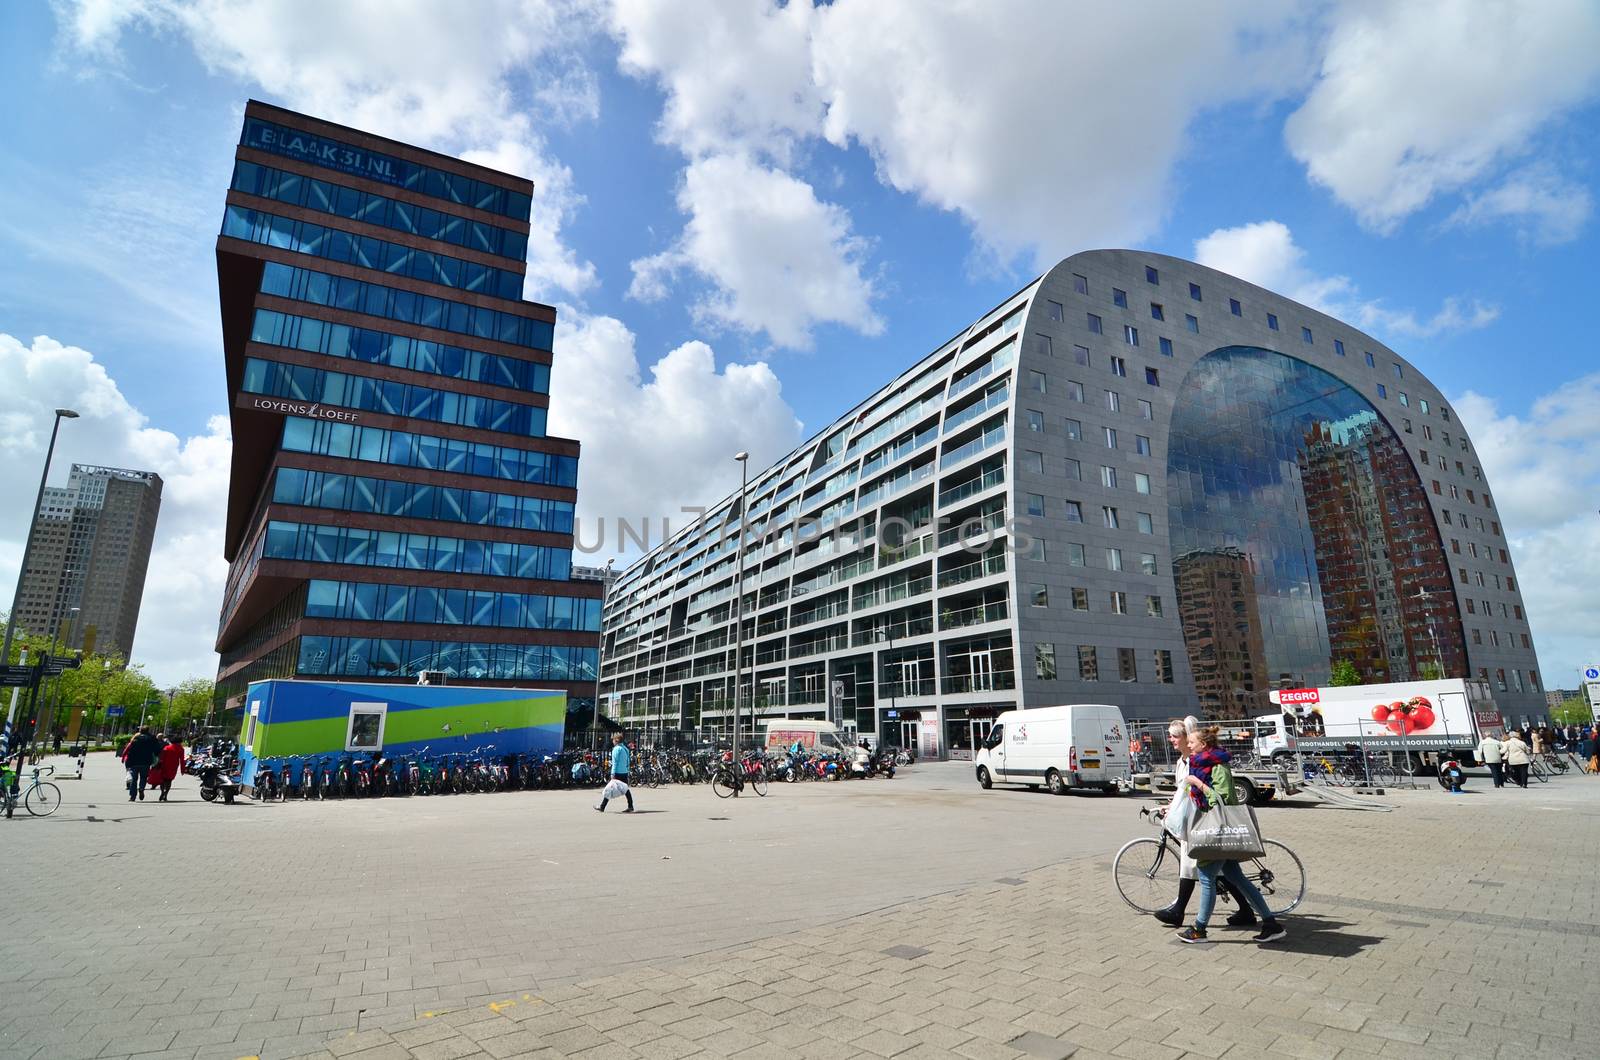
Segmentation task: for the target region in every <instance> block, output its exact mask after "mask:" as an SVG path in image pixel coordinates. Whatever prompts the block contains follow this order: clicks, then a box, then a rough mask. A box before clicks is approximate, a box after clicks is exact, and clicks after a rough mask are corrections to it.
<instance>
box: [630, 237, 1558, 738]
mask: <svg viewBox="0 0 1600 1060" xmlns="http://www.w3.org/2000/svg"><path fill="white" fill-rule="evenodd" d="M745 496H746V498H747V500H748V506H749V518H748V519H747V520H741V517H740V498H739V496H738V495H737V494H735V495H734V496H732V497H726V498H722V499H721V500H720V501H719V502H717V503H715V504H712V505H710V506H709V507H708V510H707V511H706V513H705V515H704V516H702V517H700V518H699V520H698V521H697V522H695V523H694V524H693V525H692V526H689V527H687V528H686V529H684V530H682V531H680V532H678V533H677V534H676V535H675V536H673V537H672V538H671V539H669V540H668V541H666V542H665V543H663V544H662V545H661V546H660V547H658V548H657V549H656V550H655V551H653V552H651V553H649V554H648V555H646V556H645V557H643V558H642V559H641V560H639V561H638V562H637V563H635V564H634V565H633V566H632V567H631V568H630V569H629V570H627V571H626V572H625V573H624V574H623V575H622V577H621V578H620V579H619V580H618V582H617V584H616V587H615V589H614V590H613V592H612V594H611V596H610V598H609V599H608V600H607V602H606V606H605V614H604V619H603V648H602V671H601V694H602V696H603V697H604V699H605V702H606V704H607V710H608V712H610V713H612V714H613V715H614V716H616V717H618V718H619V720H622V721H624V722H625V723H627V724H629V725H637V726H651V727H654V726H657V725H662V726H667V727H672V726H679V725H682V726H699V727H706V726H726V725H727V724H729V722H730V720H731V716H732V702H733V681H734V674H735V660H734V648H735V644H736V641H737V640H739V638H737V637H736V636H735V630H734V615H735V613H736V610H737V609H736V606H735V603H736V600H735V594H736V593H737V591H738V589H737V585H738V583H739V581H740V580H741V578H742V582H743V587H744V605H743V616H744V618H743V624H744V630H743V637H742V643H743V658H742V660H741V662H740V666H739V673H740V674H741V676H742V679H743V685H744V693H743V697H742V699H741V702H742V703H744V704H746V705H747V710H751V711H753V713H754V716H755V717H756V718H762V717H781V716H789V717H809V718H817V719H822V718H828V719H831V720H834V721H835V722H837V723H840V724H842V725H846V726H853V727H855V728H856V729H857V730H858V731H859V732H861V733H863V734H865V733H876V734H878V735H879V736H880V737H881V738H883V739H885V740H887V741H889V742H893V743H898V744H901V745H908V744H909V745H913V746H917V747H919V748H921V749H922V750H923V752H924V753H933V754H937V755H939V756H941V757H945V756H947V757H955V758H963V757H967V756H969V755H970V754H971V749H972V748H973V746H974V745H975V743H976V742H977V740H978V739H979V738H980V737H981V735H982V733H983V732H985V731H987V727H988V725H989V724H990V722H991V720H992V719H993V718H994V717H995V715H996V714H997V713H998V712H1000V711H1004V710H1011V709H1017V708H1018V707H1034V706H1042V705H1048V704H1055V703H1072V702H1100V703H1114V704H1117V705H1119V706H1120V707H1121V708H1122V710H1123V712H1124V714H1125V715H1126V716H1128V717H1129V718H1163V717H1168V716H1172V715H1180V714H1186V713H1200V714H1203V715H1209V716H1212V717H1241V716H1248V715H1253V714H1260V713H1266V712H1267V711H1269V710H1270V709H1272V708H1271V707H1270V706H1269V699H1268V693H1269V692H1270V691H1271V690H1274V689H1279V688H1298V687H1314V686H1317V685H1326V684H1328V683H1329V680H1330V671H1331V668H1332V667H1333V665H1334V664H1335V663H1336V662H1337V661H1340V660H1348V661H1349V662H1350V663H1351V664H1352V665H1354V666H1355V668H1356V670H1357V671H1358V672H1359V673H1360V674H1361V676H1362V678H1363V680H1364V681H1367V682H1384V681H1403V680H1408V679H1413V678H1420V677H1432V676H1438V675H1442V676H1446V677H1461V676H1468V677H1480V678H1484V679H1486V680H1488V681H1489V683H1490V689H1491V691H1492V693H1493V694H1494V696H1495V699H1496V702H1497V704H1498V705H1499V706H1500V708H1501V709H1502V710H1503V711H1504V712H1505V713H1506V714H1507V715H1508V716H1510V717H1513V718H1516V717H1519V716H1527V717H1538V716H1541V715H1542V714H1543V713H1544V709H1545V707H1544V702H1545V701H1544V692H1543V686H1542V685H1541V683H1540V678H1539V673H1538V662H1537V660H1536V657H1535V653H1534V648H1533V642H1532V639H1531V635H1530V632H1529V628H1528V621H1527V615H1526V612H1525V610H1524V607H1523V603H1522V597H1521V595H1520V593H1519V591H1518V588H1517V578H1516V571H1515V568H1514V567H1513V565H1512V562H1511V557H1510V554H1509V550H1508V546H1507V533H1506V528H1505V527H1504V526H1503V525H1502V524H1501V521H1500V513H1499V511H1498V510H1497V508H1496V507H1495V502H1494V496H1493V491H1492V489H1491V486H1490V483H1489V482H1488V481H1487V480H1486V479H1485V478H1484V475H1483V469H1482V463H1481V461H1480V459H1479V456H1478V452H1477V449H1476V447H1475V446H1474V445H1473V444H1472V440H1471V438H1470V437H1469V436H1468V434H1467V429H1466V425H1465V424H1463V423H1462V422H1461V421H1460V420H1459V418H1457V416H1456V415H1455V414H1454V413H1453V411H1452V410H1451V408H1450V406H1449V403H1448V402H1447V401H1446V400H1445V398H1444V396H1443V395H1442V394H1441V392H1440V391H1439V389H1438V388H1437V387H1436V386H1435V385H1434V384H1433V383H1432V382H1430V381H1429V380H1428V379H1426V378H1425V377H1424V376H1423V375H1422V373H1421V372H1420V371H1418V370H1417V368H1416V367H1415V366H1414V365H1412V364H1411V363H1409V362H1408V361H1407V360H1406V359H1405V358H1403V357H1402V356H1400V355H1399V354H1397V353H1395V352H1394V351H1393V350H1390V349H1389V348H1388V347H1386V346H1384V345H1383V344H1382V343H1380V342H1378V341H1377V340H1376V339H1374V338H1372V337H1371V336H1369V335H1365V334H1363V333H1362V332H1360V331H1358V330H1357V329H1355V328H1353V327H1351V326H1350V325H1348V324H1346V323H1344V322H1343V321H1340V320H1336V319H1334V318H1333V317H1330V316H1327V315H1325V314H1323V313H1319V312H1317V311H1315V310H1313V309H1309V308H1307V307H1306V306H1304V305H1301V304H1299V303H1297V302H1294V301H1291V300H1290V299H1288V298H1284V297H1283V296H1281V295H1277V294H1274V293H1273V292H1271V291H1267V290H1264V289H1262V288H1260V287H1256V286H1254V285H1252V284H1249V283H1246V282H1245V281H1243V280H1240V279H1237V278H1235V277H1233V276H1229V275H1227V274H1225V273H1221V272H1217V271H1216V270H1213V269H1208V268H1205V267H1203V266H1200V265H1197V264H1194V263H1193V262H1188V261H1182V260H1179V259H1177V258H1170V257H1165V256H1162V255H1157V254H1149V253H1144V252H1138V251H1128V250H1103V251H1092V252H1087V253H1083V254H1078V255H1075V256H1073V257H1070V258H1068V259H1066V260H1065V261H1062V262H1061V263H1060V264H1058V265H1056V266H1055V267H1054V268H1053V269H1051V270H1050V271H1049V272H1048V273H1046V274H1045V275H1044V276H1043V277H1041V278H1040V279H1038V280H1037V281H1035V282H1034V283H1032V284H1030V285H1029V286H1028V287H1026V288H1024V289H1023V290H1021V291H1019V292H1018V293H1017V294H1015V295H1013V296H1012V297H1011V298H1009V299H1007V300H1006V301H1005V302H1004V303H1003V304H1001V305H1000V306H997V307H996V308H995V309H993V310H992V311H990V312H988V313H986V314H984V315H983V316H982V317H981V318H980V319H978V320H977V321H976V322H974V323H973V324H972V325H971V326H970V327H968V328H966V329H965V330H963V331H962V332H961V333H960V334H958V335H957V336H956V337H954V338H953V339H951V340H950V341H949V342H948V343H946V344H945V345H944V346H942V347H941V348H940V349H938V350H937V351H935V352H934V353H933V354H931V355H930V356H928V357H926V358H924V359H922V360H921V361H919V362H918V363H917V364H915V365H914V366H912V367H911V368H910V369H908V370H907V371H906V372H905V373H903V374H902V375H901V376H899V377H898V378H897V379H895V380H894V381H893V382H891V383H889V385H887V386H885V387H884V388H883V389H881V390H879V391H878V392H877V393H875V394H873V395H871V396H870V397H868V398H867V399H866V400H865V401H863V402H861V404H859V405H857V406H856V407H855V408H853V409H851V410H850V411H849V412H848V413H847V414H845V415H844V416H843V417H841V418H840V419H839V420H838V421H837V422H835V423H833V424H831V425H830V426H828V427H827V428H826V429H825V430H823V431H822V432H820V433H819V434H817V435H816V436H815V437H813V438H812V439H810V440H809V441H808V442H806V443H805V444H804V445H802V446H801V447H800V448H798V449H796V450H795V451H794V452H792V453H790V454H788V455H787V456H785V457H784V458H783V459H782V460H780V461H779V462H778V463H776V464H774V465H772V466H771V467H769V468H766V469H759V470H758V469H752V470H751V474H750V485H749V487H748V490H747V491H746V493H745ZM741 529H742V530H743V534H742V535H741ZM741 540H742V541H743V547H742V548H741V547H740V543H741ZM746 716H747V717H748V714H747V715H746ZM746 724H748V722H747V723H746Z"/></svg>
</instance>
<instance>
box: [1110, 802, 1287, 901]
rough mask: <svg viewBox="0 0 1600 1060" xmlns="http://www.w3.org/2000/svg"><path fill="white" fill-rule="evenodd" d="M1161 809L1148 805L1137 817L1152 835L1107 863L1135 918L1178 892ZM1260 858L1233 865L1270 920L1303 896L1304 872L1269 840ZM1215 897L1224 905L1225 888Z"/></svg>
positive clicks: (1172, 843) (1174, 848)
mask: <svg viewBox="0 0 1600 1060" xmlns="http://www.w3.org/2000/svg"><path fill="white" fill-rule="evenodd" d="M1165 815H1166V811H1165V810H1164V809H1152V808H1151V807H1149V806H1146V807H1144V808H1143V809H1141V810H1140V811H1139V816H1140V817H1141V818H1142V819H1144V820H1147V821H1150V822H1152V823H1154V824H1155V826H1156V836H1155V837H1150V836H1141V837H1140V838H1138V839H1135V840H1132V841H1130V842H1129V843H1127V844H1125V845H1124V846H1123V848H1122V849H1121V850H1119V851H1117V856H1116V857H1115V858H1114V859H1113V860H1112V862H1111V875H1112V878H1113V879H1114V880H1115V881H1116V885H1117V893H1118V894H1120V895H1121V896H1122V900H1123V901H1124V902H1127V903H1128V904H1129V905H1130V906H1132V907H1133V908H1134V909H1136V910H1138V911H1139V912H1141V913H1154V912H1156V911H1157V910H1159V909H1165V908H1166V907H1167V906H1169V905H1171V904H1172V896H1173V895H1174V894H1176V893H1177V891H1178V861H1179V853H1178V841H1177V840H1176V839H1174V838H1172V835H1171V834H1170V833H1168V832H1167V830H1166V829H1165V828H1163V827H1161V821H1162V818H1163V817H1164V816H1165ZM1263 845H1264V846H1265V847H1266V851H1265V853H1263V854H1262V855H1261V856H1260V857H1256V858H1246V859H1244V860H1242V861H1241V862H1240V863H1239V868H1241V869H1243V870H1244V876H1245V879H1247V880H1249V881H1250V882H1251V883H1253V884H1255V886H1256V889H1257V890H1259V891H1260V892H1261V895H1262V897H1263V898H1265V899H1266V900H1267V909H1268V910H1270V911H1271V913H1272V915H1273V916H1275V917H1278V916H1283V915H1284V914H1285V913H1289V912H1292V911H1293V910H1294V909H1295V907H1297V906H1298V905H1299V904H1300V903H1301V902H1302V901H1304V900H1305V896H1306V870H1305V866H1304V865H1303V864H1301V862H1300V856H1299V855H1298V854H1296V853H1295V852H1294V851H1293V850H1290V849H1289V848H1288V847H1286V846H1284V845H1283V844H1282V843H1280V842H1278V841H1277V840H1275V839H1267V840H1264V841H1263ZM1217 897H1218V898H1219V899H1221V900H1222V901H1224V902H1226V901H1228V900H1229V899H1228V894H1227V891H1226V890H1225V889H1221V888H1219V889H1218V895H1217Z"/></svg>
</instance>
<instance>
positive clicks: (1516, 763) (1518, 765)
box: [1500, 729, 1533, 788]
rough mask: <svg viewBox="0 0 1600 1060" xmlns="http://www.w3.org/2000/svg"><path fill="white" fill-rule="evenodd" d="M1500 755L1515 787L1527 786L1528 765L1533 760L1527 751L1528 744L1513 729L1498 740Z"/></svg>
mask: <svg viewBox="0 0 1600 1060" xmlns="http://www.w3.org/2000/svg"><path fill="white" fill-rule="evenodd" d="M1500 756H1501V757H1502V758H1503V759H1505V763H1506V768H1507V769H1509V770H1510V771H1511V779H1512V780H1513V781H1514V782H1515V783H1516V785H1517V787H1519V788H1525V787H1527V786H1528V766H1529V764H1530V763H1532V762H1533V756H1532V755H1531V754H1529V753H1528V745H1527V744H1526V743H1524V742H1523V740H1522V737H1521V736H1518V735H1517V732H1516V730H1515V729H1513V730H1512V731H1511V732H1509V733H1507V734H1506V738H1505V739H1504V740H1502V741H1500Z"/></svg>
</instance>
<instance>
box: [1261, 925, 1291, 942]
mask: <svg viewBox="0 0 1600 1060" xmlns="http://www.w3.org/2000/svg"><path fill="white" fill-rule="evenodd" d="M1288 937H1289V933H1288V932H1287V931H1285V930H1284V928H1283V925H1282V924H1280V923H1278V922H1277V921H1276V920H1268V921H1266V922H1265V923H1264V924H1262V925H1261V930H1260V931H1258V932H1256V936H1255V941H1257V942H1277V941H1278V940H1279V939H1286V938H1288Z"/></svg>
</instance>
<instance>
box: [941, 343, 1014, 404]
mask: <svg viewBox="0 0 1600 1060" xmlns="http://www.w3.org/2000/svg"><path fill="white" fill-rule="evenodd" d="M1016 362H1017V344H1016V343H1014V342H1013V343H1012V344H1011V345H1009V346H1007V347H1006V348H1005V349H1004V350H1002V351H1000V352H999V353H997V354H995V355H994V356H993V357H991V358H990V359H989V363H988V364H986V365H984V366H983V367H982V368H979V369H978V370H977V371H976V372H973V373H972V374H971V375H969V376H965V377H963V378H961V379H957V380H956V381H955V382H954V383H951V384H950V391H949V393H948V394H947V395H946V400H948V399H949V398H953V397H955V396H956V395H957V394H962V393H965V392H966V391H967V390H969V389H971V388H972V387H975V386H977V385H978V384H979V383H981V382H983V381H984V380H985V379H988V378H989V377H990V376H992V375H994V374H995V373H996V372H998V371H1000V370H1001V369H1003V368H1009V367H1011V366H1012V365H1013V364H1015V363H1016Z"/></svg>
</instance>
